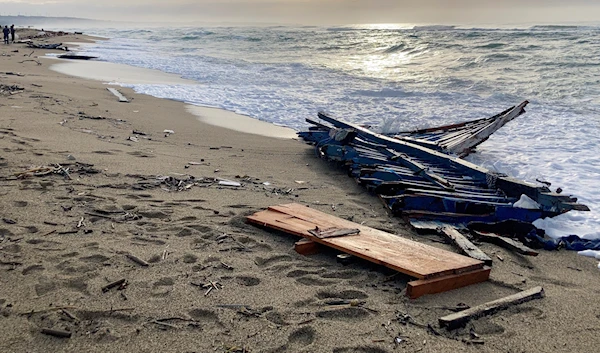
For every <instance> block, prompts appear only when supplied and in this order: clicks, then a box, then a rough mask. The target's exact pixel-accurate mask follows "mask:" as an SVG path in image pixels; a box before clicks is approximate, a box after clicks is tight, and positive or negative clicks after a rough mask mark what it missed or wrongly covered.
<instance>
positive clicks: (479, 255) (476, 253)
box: [439, 226, 492, 266]
mask: <svg viewBox="0 0 600 353" xmlns="http://www.w3.org/2000/svg"><path fill="white" fill-rule="evenodd" d="M439 232H440V233H441V234H442V235H444V236H445V237H446V238H448V239H449V240H450V241H451V242H452V244H454V246H456V247H457V248H459V249H460V251H461V252H462V253H463V254H465V255H467V256H469V257H472V258H474V259H477V260H479V261H483V263H485V264H486V265H488V266H491V265H492V259H491V258H490V257H489V256H487V255H486V253H484V252H483V251H481V249H479V248H478V247H477V246H475V244H473V243H471V241H470V240H469V239H467V238H466V237H465V236H464V235H462V233H461V232H459V231H458V229H456V228H454V227H452V226H443V227H441V228H440V229H439Z"/></svg>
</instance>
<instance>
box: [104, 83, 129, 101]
mask: <svg viewBox="0 0 600 353" xmlns="http://www.w3.org/2000/svg"><path fill="white" fill-rule="evenodd" d="M106 89H107V90H108V91H109V92H110V93H112V94H114V95H115V96H116V97H117V98H119V102H123V103H129V100H127V98H125V96H124V95H122V94H121V92H119V91H117V90H116V89H114V88H112V87H107V88H106Z"/></svg>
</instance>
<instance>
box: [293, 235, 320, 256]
mask: <svg viewBox="0 0 600 353" xmlns="http://www.w3.org/2000/svg"><path fill="white" fill-rule="evenodd" d="M294 250H296V252H297V253H298V254H300V255H313V254H317V253H320V252H321V250H320V249H319V243H315V242H314V241H312V240H310V239H302V240H299V241H297V242H296V243H295V244H294Z"/></svg>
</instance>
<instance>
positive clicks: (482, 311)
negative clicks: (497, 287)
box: [439, 287, 544, 330]
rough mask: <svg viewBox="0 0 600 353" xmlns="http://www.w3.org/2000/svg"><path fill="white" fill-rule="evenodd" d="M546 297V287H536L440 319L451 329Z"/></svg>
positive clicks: (441, 324)
mask: <svg viewBox="0 0 600 353" xmlns="http://www.w3.org/2000/svg"><path fill="white" fill-rule="evenodd" d="M543 297H544V289H543V288H542V287H534V288H531V289H528V290H526V291H522V292H519V293H517V294H513V295H509V296H508V297H504V298H500V299H498V300H494V301H491V302H487V303H484V304H481V305H477V306H475V307H472V308H470V309H467V310H463V311H460V312H458V313H454V314H450V315H447V316H444V317H442V318H440V319H439V323H440V326H441V327H446V328H447V329H449V330H452V329H455V328H458V327H462V326H464V325H465V324H466V323H467V322H469V321H470V320H472V319H476V318H479V317H482V316H486V315H491V314H493V313H495V312H498V311H500V310H503V309H506V308H507V307H509V306H511V305H517V304H521V303H525V302H528V301H530V300H533V299H539V298H543Z"/></svg>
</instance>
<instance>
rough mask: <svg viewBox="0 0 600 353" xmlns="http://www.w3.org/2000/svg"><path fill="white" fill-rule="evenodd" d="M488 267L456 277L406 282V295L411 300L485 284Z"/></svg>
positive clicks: (488, 273) (488, 274)
mask: <svg viewBox="0 0 600 353" xmlns="http://www.w3.org/2000/svg"><path fill="white" fill-rule="evenodd" d="M491 270H492V269H491V268H489V267H487V266H486V267H484V268H481V269H478V270H473V271H469V272H464V273H461V274H458V275H447V276H442V277H436V278H431V279H418V280H416V281H412V282H408V286H407V287H406V295H407V296H408V297H409V298H411V299H414V298H418V297H420V296H422V295H425V294H435V293H442V292H446V291H449V290H452V289H456V288H462V287H466V286H470V285H471V284H475V283H480V282H485V281H487V280H488V278H490V271H491Z"/></svg>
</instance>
